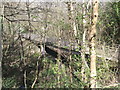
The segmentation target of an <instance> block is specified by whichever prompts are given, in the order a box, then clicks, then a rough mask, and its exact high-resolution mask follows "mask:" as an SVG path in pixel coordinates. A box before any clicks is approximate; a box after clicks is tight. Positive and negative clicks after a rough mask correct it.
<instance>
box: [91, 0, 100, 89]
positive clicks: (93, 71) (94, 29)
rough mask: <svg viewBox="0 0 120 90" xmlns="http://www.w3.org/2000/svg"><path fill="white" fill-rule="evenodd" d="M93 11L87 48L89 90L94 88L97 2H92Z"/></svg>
mask: <svg viewBox="0 0 120 90" xmlns="http://www.w3.org/2000/svg"><path fill="white" fill-rule="evenodd" d="M92 5H93V10H92V22H91V30H90V32H89V44H90V45H89V48H90V60H91V62H90V70H91V74H90V77H91V80H90V85H91V88H96V82H97V81H96V51H95V45H96V40H95V39H96V23H97V18H98V0H93V2H92Z"/></svg>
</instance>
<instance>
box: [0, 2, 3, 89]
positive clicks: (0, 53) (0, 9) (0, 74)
mask: <svg viewBox="0 0 120 90" xmlns="http://www.w3.org/2000/svg"><path fill="white" fill-rule="evenodd" d="M0 7H1V8H0V12H1V14H0V89H1V88H2V65H1V63H2V31H3V16H4V5H3V3H2V2H1V4H0Z"/></svg>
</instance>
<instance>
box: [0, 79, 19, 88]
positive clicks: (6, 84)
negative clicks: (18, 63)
mask: <svg viewBox="0 0 120 90" xmlns="http://www.w3.org/2000/svg"><path fill="white" fill-rule="evenodd" d="M2 80H3V83H2V86H3V88H13V87H14V86H15V85H16V83H17V81H16V79H15V77H9V78H3V79H2Z"/></svg>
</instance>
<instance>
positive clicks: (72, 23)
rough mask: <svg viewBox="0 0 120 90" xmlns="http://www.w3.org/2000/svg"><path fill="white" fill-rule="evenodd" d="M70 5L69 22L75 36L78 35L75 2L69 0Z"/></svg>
mask: <svg viewBox="0 0 120 90" xmlns="http://www.w3.org/2000/svg"><path fill="white" fill-rule="evenodd" d="M67 5H68V16H69V22H70V25H71V29H72V30H73V34H74V36H75V37H77V29H76V23H75V18H74V13H75V12H73V11H74V8H73V2H72V1H70V2H67Z"/></svg>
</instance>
